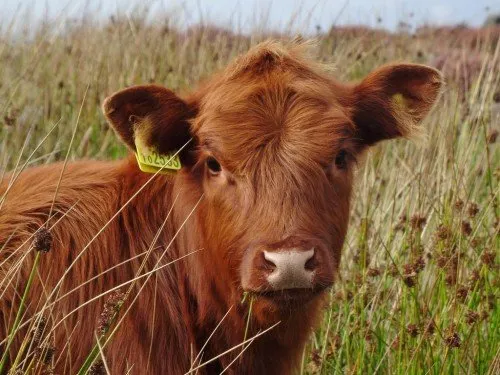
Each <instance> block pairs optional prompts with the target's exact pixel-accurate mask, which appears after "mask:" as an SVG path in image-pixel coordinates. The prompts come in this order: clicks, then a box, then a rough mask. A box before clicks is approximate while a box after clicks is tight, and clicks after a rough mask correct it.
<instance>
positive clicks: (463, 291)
mask: <svg viewBox="0 0 500 375" xmlns="http://www.w3.org/2000/svg"><path fill="white" fill-rule="evenodd" d="M468 295H469V288H467V287H466V286H461V287H460V288H458V289H457V299H458V300H459V301H460V302H462V303H464V302H465V300H466V299H467V296H468Z"/></svg>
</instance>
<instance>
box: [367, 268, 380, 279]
mask: <svg viewBox="0 0 500 375" xmlns="http://www.w3.org/2000/svg"><path fill="white" fill-rule="evenodd" d="M379 275H380V269H379V268H376V267H373V268H369V269H368V276H370V277H377V276H379Z"/></svg>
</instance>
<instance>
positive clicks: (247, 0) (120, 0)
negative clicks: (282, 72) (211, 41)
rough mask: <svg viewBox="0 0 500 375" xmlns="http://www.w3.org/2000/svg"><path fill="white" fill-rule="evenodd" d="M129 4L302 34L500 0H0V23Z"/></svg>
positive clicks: (459, 17)
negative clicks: (26, 14) (23, 13)
mask: <svg viewBox="0 0 500 375" xmlns="http://www.w3.org/2000/svg"><path fill="white" fill-rule="evenodd" d="M134 4H143V5H144V4H149V5H150V6H151V8H152V9H153V10H154V13H155V14H158V13H161V12H174V13H173V14H175V15H176V20H177V21H179V23H180V24H182V25H190V24H195V23H199V22H200V21H203V22H210V23H216V24H219V25H222V26H226V27H233V28H238V29H239V30H242V31H251V28H252V27H259V26H267V27H268V28H271V29H273V30H277V31H283V30H286V27H287V26H288V25H289V21H290V20H292V19H294V20H295V22H294V23H293V30H294V31H298V32H304V33H306V32H313V31H314V30H315V29H316V27H317V26H319V27H321V29H322V30H328V29H329V28H330V26H331V25H332V24H336V25H346V24H358V25H359V24H364V25H369V26H377V25H381V26H383V27H386V28H388V29H391V30H394V29H395V28H396V27H397V25H398V24H399V22H400V21H403V22H406V23H408V24H411V25H413V26H418V25H422V24H426V23H430V24H438V25H446V24H458V23H462V22H465V23H467V24H469V25H471V26H480V25H481V24H482V23H483V22H484V20H485V19H486V16H487V14H488V13H489V12H494V13H500V0H413V1H410V0H239V1H238V0H140V1H137V0H71V1H70V0H0V23H4V24H6V23H7V22H8V21H10V20H11V19H12V18H13V17H14V18H15V15H16V14H18V13H16V10H18V9H19V7H20V8H21V9H23V10H26V9H29V10H30V11H31V12H32V14H33V16H34V18H35V19H38V20H40V19H43V18H44V17H47V16H48V17H51V18H54V17H57V16H59V15H62V16H63V17H68V18H71V17H78V16H79V15H81V14H82V13H83V12H84V10H91V13H92V14H97V15H99V16H101V17H103V18H104V17H108V16H110V15H112V14H114V13H117V12H119V13H121V14H125V15H130V14H133V13H134V11H135V9H136V8H135V7H134ZM297 15H299V17H297ZM16 19H17V20H18V21H19V19H21V20H24V19H25V18H24V17H17V18H16Z"/></svg>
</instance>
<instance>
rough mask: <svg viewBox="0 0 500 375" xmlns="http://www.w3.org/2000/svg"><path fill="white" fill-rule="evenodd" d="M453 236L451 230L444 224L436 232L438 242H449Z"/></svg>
mask: <svg viewBox="0 0 500 375" xmlns="http://www.w3.org/2000/svg"><path fill="white" fill-rule="evenodd" d="M452 236H453V234H452V232H451V229H450V228H449V227H448V226H446V225H444V224H441V225H440V226H439V227H438V229H437V231H436V237H437V238H438V240H447V239H449V238H451V237H452Z"/></svg>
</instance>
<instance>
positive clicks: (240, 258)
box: [104, 42, 441, 311]
mask: <svg viewBox="0 0 500 375" xmlns="http://www.w3.org/2000/svg"><path fill="white" fill-rule="evenodd" d="M440 86H441V76H440V74H439V73H438V72H437V71H436V70H434V69H432V68H429V67H426V66H422V65H413V64H392V65H386V66H383V67H381V68H379V69H377V70H375V71H374V72H372V73H371V74H369V75H368V76H367V77H366V78H365V79H363V80H362V81H361V82H360V83H357V84H343V83H340V82H338V81H336V80H334V79H333V78H332V77H330V76H329V75H328V74H327V73H325V72H324V71H323V70H322V68H321V67H320V66H319V65H317V64H315V63H314V62H313V61H312V60H311V59H310V58H309V57H308V55H307V52H306V50H305V47H304V46H301V45H292V46H288V47H284V46H282V45H280V44H277V43H272V42H268V43H264V44H261V45H259V46H257V47H255V48H254V49H252V50H251V51H250V52H248V53H247V54H245V55H243V56H241V57H239V58H238V59H236V61H235V62H233V63H232V64H231V65H230V66H228V67H227V68H226V69H225V70H224V71H223V72H221V73H219V74H218V75H216V76H214V77H213V79H212V80H210V81H208V82H207V83H206V84H205V85H203V86H202V87H201V88H200V89H199V90H197V91H195V92H194V93H192V94H191V95H188V96H186V97H184V99H181V98H180V97H178V96H176V95H175V94H174V93H173V92H172V91H170V90H168V89H166V88H163V87H159V86H152V85H149V86H137V87H132V88H128V89H125V90H123V91H120V92H118V93H116V94H114V95H112V96H111V97H110V98H108V99H106V101H105V103H104V111H105V114H106V116H107V118H108V120H109V121H110V123H111V124H112V126H113V127H114V128H115V129H116V131H117V132H118V134H119V135H120V136H121V137H122V139H123V140H124V141H125V143H126V144H127V145H128V146H129V147H130V148H131V149H132V150H134V149H135V145H134V137H141V138H142V140H143V141H144V142H145V143H146V144H147V145H150V146H152V147H154V148H156V149H157V150H158V151H159V152H160V153H173V152H176V151H178V150H181V151H180V157H181V160H182V164H183V169H182V170H181V171H180V172H178V173H177V174H176V175H175V176H174V177H173V178H174V179H175V181H174V184H176V185H177V186H183V187H184V191H185V193H186V194H188V195H190V196H196V197H197V198H198V197H200V196H202V195H203V198H202V200H201V203H200V205H199V206H198V208H197V210H196V214H195V215H196V222H197V224H196V225H197V229H196V232H197V233H199V236H200V237H201V238H202V241H203V247H204V251H203V252H204V255H203V257H205V259H209V263H208V264H205V269H204V270H203V272H211V274H212V275H213V276H214V278H215V281H214V282H215V283H216V284H217V285H218V287H220V288H226V289H228V290H230V291H231V293H228V294H230V295H231V296H232V298H234V299H236V298H241V293H242V292H243V291H248V292H251V293H252V294H253V295H255V296H256V300H257V301H259V303H261V304H266V305H267V306H270V307H272V308H274V309H275V310H276V311H279V310H280V309H284V308H285V307H286V309H289V308H290V306H291V305H294V304H295V305H297V306H296V308H300V306H299V305H303V304H305V303H307V302H308V301H311V300H315V299H316V298H315V297H316V296H318V295H320V294H321V292H323V291H324V290H325V288H327V287H328V286H330V285H331V284H332V282H333V280H334V274H335V272H336V269H337V267H338V265H339V261H340V252H341V247H342V244H343V241H344V237H345V234H346V229H347V223H348V216H349V201H350V196H351V190H352V178H353V169H354V167H355V166H356V160H357V159H358V158H359V156H360V154H361V153H362V152H363V150H365V149H366V148H367V147H368V146H371V145H374V144H375V143H377V142H379V141H382V140H385V139H391V138H397V137H404V136H409V135H411V134H412V133H414V132H415V131H418V123H419V121H420V120H421V119H422V118H423V117H424V116H425V115H426V114H427V113H428V111H429V110H430V108H431V106H432V104H433V103H434V102H435V100H436V98H437V96H438V93H439V89H440ZM180 199H182V196H181V198H180ZM235 302H236V301H235Z"/></svg>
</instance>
